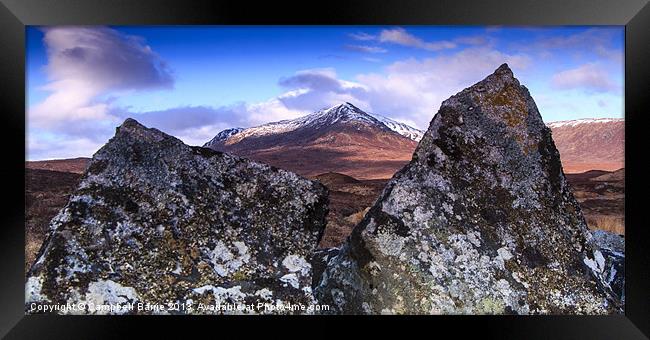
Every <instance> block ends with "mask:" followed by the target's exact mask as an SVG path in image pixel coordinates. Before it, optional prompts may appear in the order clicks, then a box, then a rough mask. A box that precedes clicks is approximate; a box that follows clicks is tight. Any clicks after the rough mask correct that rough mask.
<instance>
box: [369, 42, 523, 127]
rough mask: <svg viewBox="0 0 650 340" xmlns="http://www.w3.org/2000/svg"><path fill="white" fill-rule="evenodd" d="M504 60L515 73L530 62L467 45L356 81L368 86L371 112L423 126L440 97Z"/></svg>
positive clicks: (472, 80) (490, 69)
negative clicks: (467, 47) (463, 47)
mask: <svg viewBox="0 0 650 340" xmlns="http://www.w3.org/2000/svg"><path fill="white" fill-rule="evenodd" d="M504 62H506V63H508V64H509V65H510V67H511V68H513V69H514V70H515V72H517V71H518V70H524V69H526V68H527V67H528V65H529V63H530V61H529V59H528V57H526V56H525V55H508V54H504V53H502V52H499V51H496V50H491V49H487V48H469V49H465V50H462V51H460V52H458V53H455V54H453V55H449V56H439V57H435V58H426V59H414V58H411V59H407V60H403V61H399V62H395V63H393V64H391V65H390V66H388V67H387V68H386V69H385V71H384V72H383V73H372V74H365V75H360V76H358V77H357V81H358V82H359V83H361V84H363V85H364V86H366V87H367V88H368V98H367V101H368V102H369V104H370V106H371V109H372V110H373V111H375V112H376V113H379V114H384V115H390V117H391V118H394V119H401V120H402V121H411V122H415V124H416V127H419V128H426V127H427V126H428V124H429V122H430V120H431V118H433V115H434V114H435V112H437V110H438V108H439V106H440V103H441V102H442V101H443V100H445V99H447V98H448V97H449V96H451V95H453V94H455V93H457V92H458V91H460V90H462V89H463V88H465V87H467V86H470V85H472V84H474V83H475V82H477V81H480V80H481V79H483V78H484V77H485V76H487V75H488V74H490V73H492V72H493V71H494V70H495V69H496V68H497V67H498V66H499V65H501V64H502V63H504Z"/></svg>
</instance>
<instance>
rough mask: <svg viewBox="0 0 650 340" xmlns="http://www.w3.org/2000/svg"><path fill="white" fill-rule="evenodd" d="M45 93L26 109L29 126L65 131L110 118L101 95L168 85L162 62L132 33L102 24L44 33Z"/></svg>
mask: <svg viewBox="0 0 650 340" xmlns="http://www.w3.org/2000/svg"><path fill="white" fill-rule="evenodd" d="M44 33H45V34H44V38H43V42H44V43H45V45H46V47H47V56H48V64H47V66H46V72H47V75H48V77H49V79H50V82H49V83H48V84H47V85H46V86H45V87H44V89H45V90H48V91H50V92H51V94H50V95H49V96H48V97H47V98H46V99H45V100H43V101H42V102H40V103H38V104H36V105H35V106H34V107H33V108H30V110H29V112H28V120H29V123H30V125H32V126H35V127H50V128H59V129H65V128H66V127H67V126H68V125H69V124H70V123H72V122H76V121H81V120H103V119H109V120H110V119H113V118H114V117H111V116H110V113H109V103H108V101H107V100H105V99H102V98H101V97H102V95H105V94H107V93H109V92H112V91H113V92H114V91H133V90H142V89H160V88H171V87H172V86H173V83H174V81H173V77H172V74H171V71H170V70H169V68H168V67H167V65H166V64H165V62H164V61H163V60H162V59H161V58H160V57H159V56H158V55H156V54H155V53H154V52H153V51H152V50H151V48H150V47H149V46H147V45H145V44H144V42H143V41H142V40H141V39H139V38H137V37H133V36H126V35H123V34H120V33H119V32H117V31H115V30H113V29H110V28H105V27H67V26H62V27H53V28H48V29H46V30H45V31H44Z"/></svg>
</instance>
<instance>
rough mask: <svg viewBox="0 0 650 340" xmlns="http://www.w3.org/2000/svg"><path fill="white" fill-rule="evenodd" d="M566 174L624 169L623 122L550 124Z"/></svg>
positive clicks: (606, 119) (584, 120)
mask: <svg viewBox="0 0 650 340" xmlns="http://www.w3.org/2000/svg"><path fill="white" fill-rule="evenodd" d="M546 125H547V126H548V127H549V128H551V131H552V132H553V141H554V142H555V146H556V147H557V149H558V151H559V152H560V158H561V159H562V167H563V169H564V172H565V173H578V172H584V171H588V170H606V171H614V170H618V169H620V168H623V167H624V166H625V162H624V160H625V121H624V119H622V118H587V119H576V120H565V121H558V122H550V123H547V124H546Z"/></svg>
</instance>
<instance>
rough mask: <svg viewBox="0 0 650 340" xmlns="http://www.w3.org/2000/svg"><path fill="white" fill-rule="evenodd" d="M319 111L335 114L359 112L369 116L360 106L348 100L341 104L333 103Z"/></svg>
mask: <svg viewBox="0 0 650 340" xmlns="http://www.w3.org/2000/svg"><path fill="white" fill-rule="evenodd" d="M321 112H323V113H325V114H328V115H336V116H342V115H347V114H350V113H352V114H360V115H366V116H369V117H370V115H369V114H367V113H366V112H364V111H363V110H361V109H360V108H358V107H356V106H354V105H353V104H352V103H350V102H344V103H342V104H338V105H334V106H332V107H330V108H328V109H324V110H322V111H321Z"/></svg>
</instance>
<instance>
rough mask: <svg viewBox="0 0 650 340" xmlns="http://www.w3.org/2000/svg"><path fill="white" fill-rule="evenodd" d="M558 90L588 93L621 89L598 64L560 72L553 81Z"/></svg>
mask: <svg viewBox="0 0 650 340" xmlns="http://www.w3.org/2000/svg"><path fill="white" fill-rule="evenodd" d="M551 84H552V85H553V86H554V87H555V88H557V89H563V90H565V89H583V90H587V91H596V92H607V91H615V90H616V89H620V86H616V84H615V83H614V81H613V80H612V79H611V78H610V76H609V73H608V72H607V71H606V70H605V69H604V68H603V67H601V66H600V65H598V64H596V63H589V64H584V65H581V66H579V67H576V68H572V69H569V70H565V71H562V72H559V73H557V74H555V75H554V76H553V78H552V79H551Z"/></svg>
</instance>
